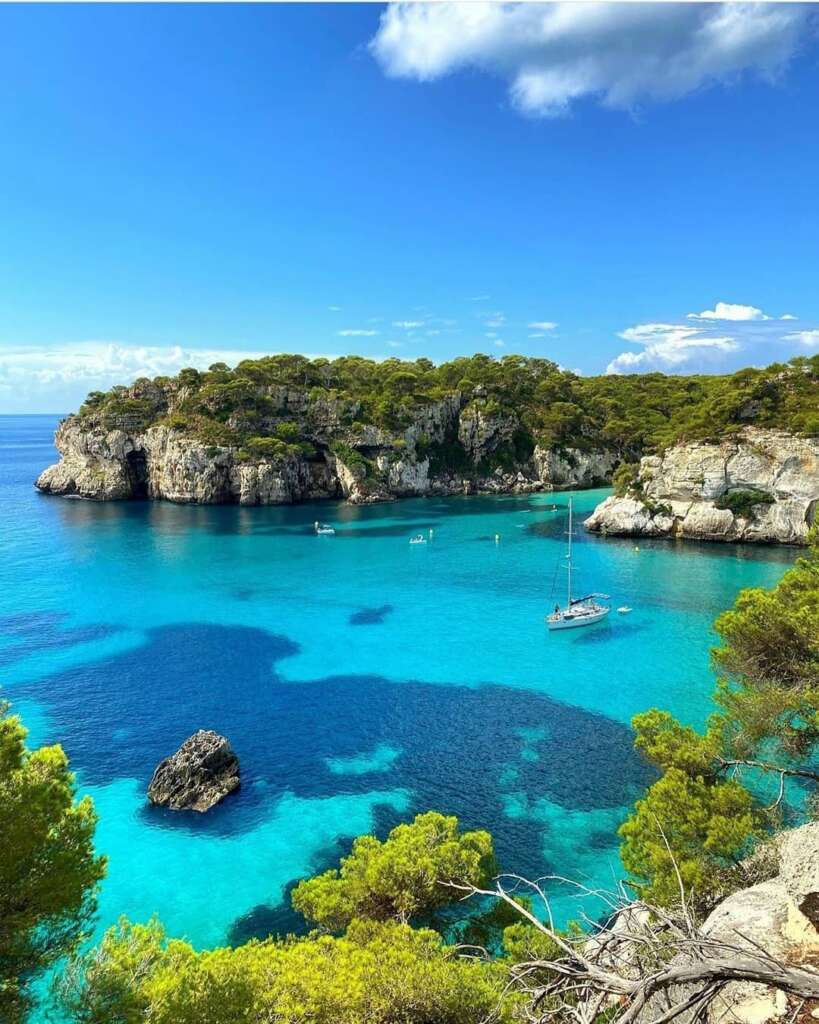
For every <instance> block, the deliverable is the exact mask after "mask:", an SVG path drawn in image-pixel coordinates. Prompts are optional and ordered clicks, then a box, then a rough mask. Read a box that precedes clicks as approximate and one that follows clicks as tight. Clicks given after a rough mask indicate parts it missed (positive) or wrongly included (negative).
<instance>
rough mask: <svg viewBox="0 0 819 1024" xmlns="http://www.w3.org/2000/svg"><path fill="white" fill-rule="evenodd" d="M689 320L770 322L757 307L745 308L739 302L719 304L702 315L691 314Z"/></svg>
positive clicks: (765, 314)
mask: <svg viewBox="0 0 819 1024" xmlns="http://www.w3.org/2000/svg"><path fill="white" fill-rule="evenodd" d="M688 319H689V320H770V319H772V318H771V317H770V316H768V314H767V313H763V312H762V310H761V309H757V307H756V306H743V305H740V304H739V303H737V302H718V303H717V304H716V305H715V306H714V308H713V309H704V310H703V311H702V312H701V313H689V314H688Z"/></svg>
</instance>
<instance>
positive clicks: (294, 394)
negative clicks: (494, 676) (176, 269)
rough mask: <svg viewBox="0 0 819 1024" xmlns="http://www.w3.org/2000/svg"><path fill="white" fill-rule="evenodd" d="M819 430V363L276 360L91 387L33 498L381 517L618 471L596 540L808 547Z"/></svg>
mask: <svg viewBox="0 0 819 1024" xmlns="http://www.w3.org/2000/svg"><path fill="white" fill-rule="evenodd" d="M817 436H819V356H817V357H813V358H811V359H805V358H802V359H795V360H792V362H791V364H788V365H787V366H783V365H774V366H772V367H770V368H768V369H767V370H756V369H749V370H742V371H739V372H737V373H736V374H732V375H728V376H714V377H703V376H698V377H691V378H686V377H676V376H668V377H664V376H663V375H662V374H646V375H643V376H638V375H635V376H624V377H610V376H608V377H607V376H604V377H580V376H578V375H577V374H573V373H570V372H568V371H566V370H563V369H561V368H560V367H559V366H557V364H555V363H553V362H551V361H549V360H546V359H533V358H525V357H523V356H504V357H503V358H502V359H499V360H496V359H492V358H490V357H488V356H485V355H480V354H479V355H475V356H471V357H469V358H458V359H455V360H452V361H451V362H449V363H441V364H438V365H435V364H433V363H432V362H430V360H428V359H416V360H415V361H414V362H405V361H400V360H397V359H388V360H384V361H381V362H376V361H374V360H367V359H362V358H360V357H357V356H347V357H342V358H340V359H336V360H332V361H330V360H327V359H314V360H310V359H306V358H305V357H303V356H288V355H279V356H267V357H264V358H261V359H253V360H245V361H243V362H241V363H239V365H238V366H236V367H234V368H232V369H231V368H230V367H228V366H226V365H225V364H224V363H215V364H213V365H212V366H211V367H210V368H209V369H208V370H206V371H200V370H196V369H193V368H188V369H184V370H181V371H180V372H179V373H178V374H177V375H176V376H175V377H155V378H154V379H153V380H149V379H148V378H140V379H139V380H137V381H135V382H134V383H133V384H132V385H131V386H130V387H115V388H112V389H111V390H110V391H107V392H92V393H91V394H90V395H89V396H88V398H87V399H86V401H85V403H84V404H83V406H82V407H81V408H80V410H79V412H78V413H76V414H74V415H71V416H68V417H67V418H66V419H65V420H63V422H62V423H61V424H60V426H59V428H58V430H57V434H56V445H57V448H58V450H59V452H60V456H61V457H60V460H59V462H57V463H56V464H55V465H53V466H50V467H49V468H47V469H45V470H44V471H43V472H42V473H41V474H40V476H39V478H38V479H37V481H36V486H37V487H38V488H39V489H40V490H41V491H42V492H44V493H47V494H57V495H63V496H67V497H75V498H89V499H95V500H100V501H112V500H127V499H164V500H167V501H173V502H193V503H199V504H228V503H234V504H240V505H274V504H289V503H294V502H301V501H310V500H316V499H322V498H330V499H346V500H347V501H349V502H352V503H366V502H375V501H384V500H390V499H393V498H402V497H420V496H427V495H451V494H479V493H482V494H507V493H515V492H519V493H527V492H531V491H549V490H557V489H562V488H585V487H594V486H600V485H605V484H607V483H610V482H611V481H612V480H613V478H614V476H615V472H616V473H617V479H616V480H615V483H616V486H617V493H618V495H619V496H618V497H616V498H613V499H611V500H610V501H608V502H605V503H604V504H603V505H602V506H601V507H600V508H599V509H598V510H597V511H596V512H595V514H594V515H593V516H592V517H591V519H590V520H589V524H588V525H589V528H590V529H593V530H597V531H599V532H603V533H621V534H645V535H649V536H682V537H689V536H690V537H707V538H709V539H714V540H717V539H719V540H758V541H781V542H785V543H799V542H801V541H802V540H804V537H805V534H806V532H807V523H808V522H810V521H811V518H812V516H813V513H814V511H815V502H816V498H817V495H819V488H818V487H817V474H818V471H817V461H818V460H817V444H819V442H817V440H816V438H817ZM683 439H684V440H685V443H681V441H682V440H683ZM696 439H700V440H696ZM656 453H663V454H656ZM641 456H645V457H644V458H643V460H642V464H641V465H640V467H639V473H636V474H633V475H632V477H630V478H629V479H628V480H626V484H627V486H626V487H625V488H623V487H622V486H621V484H622V483H623V480H624V477H623V471H624V470H628V468H629V467H631V466H633V465H634V466H636V463H637V461H638V460H639V459H640V457H641Z"/></svg>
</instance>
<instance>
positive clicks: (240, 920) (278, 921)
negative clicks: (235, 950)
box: [227, 881, 310, 946]
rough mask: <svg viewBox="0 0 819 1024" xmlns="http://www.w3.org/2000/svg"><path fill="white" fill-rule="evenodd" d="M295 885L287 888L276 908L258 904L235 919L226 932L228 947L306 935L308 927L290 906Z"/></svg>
mask: <svg viewBox="0 0 819 1024" xmlns="http://www.w3.org/2000/svg"><path fill="white" fill-rule="evenodd" d="M296 885H297V881H296V882H291V883H290V884H289V885H288V886H287V889H286V891H285V893H284V896H283V898H282V902H281V903H279V904H277V905H276V906H270V905H268V904H266V903H260V904H259V905H258V906H255V907H253V908H252V909H251V910H249V911H248V912H247V913H246V914H242V916H241V917H237V918H236V920H235V921H234V922H233V924H232V925H231V926H230V928H229V930H228V934H227V941H228V945H231V946H242V945H244V943H246V942H249V941H250V940H251V939H266V938H268V937H269V936H273V937H274V938H275V937H276V936H282V935H306V934H307V933H308V932H309V931H310V926H309V925H308V923H307V922H306V921H305V919H304V918H303V917H302V916H301V914H297V913H296V911H295V910H293V908H292V907H291V906H290V893H291V892H292V891H293V888H294V887H295V886H296Z"/></svg>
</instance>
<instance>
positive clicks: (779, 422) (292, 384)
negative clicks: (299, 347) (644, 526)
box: [80, 354, 819, 458]
mask: <svg viewBox="0 0 819 1024" xmlns="http://www.w3.org/2000/svg"><path fill="white" fill-rule="evenodd" d="M448 397H457V400H458V402H459V403H460V404H461V405H467V406H469V405H474V407H475V408H476V409H482V410H483V411H484V412H486V413H488V414H492V415H506V416H510V417H513V418H514V420H515V421H516V424H517V430H518V436H517V441H516V445H517V451H518V452H520V451H527V450H528V451H531V450H532V447H533V446H534V445H535V444H540V445H542V446H544V447H547V448H561V447H569V446H571V447H579V448H585V449H588V448H592V447H597V448H599V447H610V448H612V449H614V450H616V451H617V452H618V453H619V454H620V455H622V456H628V457H630V458H634V457H636V456H638V455H640V454H644V453H647V452H652V451H656V450H659V449H662V448H663V447H665V446H667V445H669V444H671V443H673V442H675V441H678V440H690V439H698V438H707V437H721V436H724V435H725V434H726V433H730V432H732V431H736V430H739V429H741V428H742V427H743V426H746V425H749V424H753V425H756V426H769V427H779V428H782V429H786V430H789V431H791V432H793V433H798V434H808V435H817V434H819V356H812V357H810V358H807V357H799V358H796V359H792V360H791V361H790V362H789V363H787V364H779V363H777V364H774V365H772V366H769V367H768V368H767V369H764V370H762V369H753V368H750V369H745V370H740V371H739V372H737V373H734V374H730V375H722V376H708V375H697V376H666V375H664V374H661V373H650V374H639V375H633V376H632V375H626V376H618V375H612V376H602V377H582V376H579V375H577V374H575V373H572V372H570V371H567V370H563V369H561V368H560V367H559V366H558V365H557V364H556V363H554V362H552V361H551V360H548V359H536V358H531V357H524V356H516V355H508V356H504V357H502V358H501V359H494V358H492V357H491V356H486V355H481V354H477V355H474V356H470V357H461V358H458V359H453V360H451V361H449V362H445V363H440V364H437V365H436V364H434V363H432V362H431V361H430V360H429V359H416V360H414V361H412V362H409V361H403V360H399V359H385V360H383V361H380V362H376V361H374V360H371V359H364V358H362V357H360V356H345V357H342V358H340V359H334V360H328V359H307V358H306V357H305V356H300V355H276V356H268V357H265V358H261V359H252V360H250V359H249V360H244V361H242V362H240V363H239V364H238V365H237V366H236V367H235V368H233V369H231V368H229V367H227V366H226V365H225V364H224V363H214V364H213V365H212V366H211V367H210V369H209V370H207V371H199V370H195V369H192V368H188V369H184V370H182V371H180V373H179V374H177V376H176V377H173V378H171V377H157V378H155V379H154V380H152V381H151V380H148V379H147V378H143V379H140V380H138V381H136V382H135V383H134V384H132V385H131V386H130V387H115V388H112V389H111V390H110V391H108V392H99V391H95V392H92V393H91V394H90V395H89V396H88V398H87V399H86V402H85V404H84V405H83V406H82V409H81V410H80V415H81V416H82V417H84V418H88V419H95V420H97V421H99V422H101V423H103V424H104V425H109V426H122V427H125V428H126V429H144V428H145V427H147V426H149V425H152V424H155V423H164V424H166V425H169V426H171V427H174V428H176V429H178V430H180V431H182V432H185V433H187V434H191V435H193V436H196V437H198V438H200V439H202V440H204V441H205V442H206V443H208V444H213V445H231V446H235V447H238V448H241V449H242V450H247V442H248V440H249V439H254V441H255V443H256V445H257V447H258V445H259V443H261V442H263V440H264V439H265V438H270V439H273V440H275V441H276V442H279V445H278V446H277V448H276V453H277V454H279V455H282V454H287V453H288V451H289V450H290V449H289V448H288V447H287V446H288V445H289V446H291V447H292V446H294V445H298V444H302V445H304V444H308V445H309V444H310V443H311V440H312V439H313V437H314V435H315V433H316V428H317V425H318V424H320V423H325V424H326V423H327V422H328V415H329V421H330V422H333V423H336V424H337V427H336V429H337V431H338V430H343V431H344V432H345V433H348V434H349V435H350V437H352V438H353V440H355V436H356V434H357V433H358V434H360V433H361V430H362V428H364V427H366V426H368V425H372V426H377V427H380V428H382V429H383V430H386V431H388V432H392V433H393V434H400V433H401V432H402V431H403V430H405V429H406V427H407V426H408V425H409V424H410V423H412V422H413V419H414V418H415V417H416V416H417V414H418V413H419V411H420V410H422V409H423V408H424V407H425V406H427V405H429V404H430V403H432V402H436V401H441V400H444V399H446V398H448ZM283 421H286V422H289V423H290V425H291V426H292V425H293V422H294V421H296V422H297V430H296V432H295V433H292V432H291V434H290V435H289V436H287V437H283V436H282V435H281V431H280V428H281V426H282V422H283ZM325 440H327V439H325ZM293 451H295V449H293ZM248 454H249V455H252V453H251V452H250V451H249V450H248ZM439 454H445V453H439Z"/></svg>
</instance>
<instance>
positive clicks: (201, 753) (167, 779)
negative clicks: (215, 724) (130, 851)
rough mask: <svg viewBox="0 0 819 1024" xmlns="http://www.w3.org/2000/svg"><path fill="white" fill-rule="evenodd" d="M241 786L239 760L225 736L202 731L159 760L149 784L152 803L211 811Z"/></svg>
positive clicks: (177, 808) (174, 809) (174, 808)
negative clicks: (174, 751)
mask: <svg viewBox="0 0 819 1024" xmlns="http://www.w3.org/2000/svg"><path fill="white" fill-rule="evenodd" d="M239 786H240V777H239V759H238V757H237V756H236V754H235V753H234V752H233V750H232V748H231V746H230V743H228V741H227V740H226V739H225V737H224V736H220V735H219V734H218V733H216V732H213V731H211V730H205V729H200V730H199V731H198V732H195V733H194V734H193V736H191V737H189V738H188V739H187V740H185V742H184V743H183V744H182V746H181V747H180V748H179V750H177V751H176V753H175V754H172V755H171V756H170V757H166V758H165V760H164V761H160V763H159V764H158V765H157V767H156V770H155V771H154V774H153V777H152V778H151V781H150V783H149V785H148V799H149V800H150V801H151V803H152V804H157V805H159V806H160V807H169V808H170V809H171V810H172V811H183V810H186V811H187V810H189V811H200V812H204V811H209V810H210V809H211V807H213V806H215V805H216V804H218V803H219V801H220V800H223V799H224V798H225V797H226V796H227V795H228V794H229V793H232V792H234V790H237V789H238V788H239Z"/></svg>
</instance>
